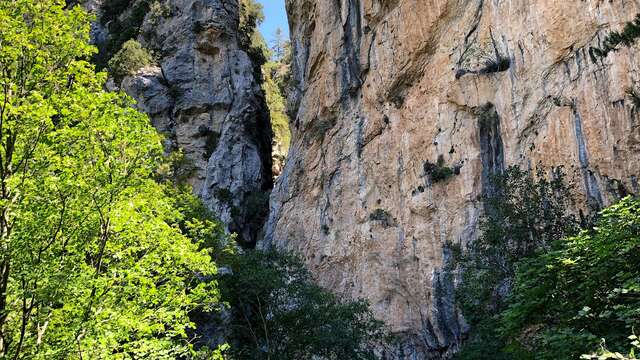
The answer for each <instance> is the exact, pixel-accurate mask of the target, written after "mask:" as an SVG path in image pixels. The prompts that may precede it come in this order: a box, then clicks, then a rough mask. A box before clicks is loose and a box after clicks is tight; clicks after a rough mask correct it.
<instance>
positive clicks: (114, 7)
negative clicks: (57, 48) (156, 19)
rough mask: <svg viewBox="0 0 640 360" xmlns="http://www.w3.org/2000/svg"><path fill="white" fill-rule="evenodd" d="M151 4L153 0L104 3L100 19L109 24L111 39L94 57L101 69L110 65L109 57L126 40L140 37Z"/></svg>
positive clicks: (125, 0) (108, 0) (109, 0)
mask: <svg viewBox="0 0 640 360" xmlns="http://www.w3.org/2000/svg"><path fill="white" fill-rule="evenodd" d="M151 5H152V4H151V0H106V1H104V2H103V3H102V7H101V14H102V16H101V18H100V21H101V23H102V24H103V25H108V30H109V40H108V41H107V43H106V44H105V45H104V48H101V49H100V53H99V54H97V56H96V57H94V61H95V62H96V64H97V66H98V68H99V69H102V68H104V67H106V66H107V65H108V62H109V59H111V57H112V56H113V55H114V54H115V53H116V52H118V51H119V50H120V48H121V47H122V45H123V44H124V43H125V42H127V41H128V40H131V39H135V38H137V37H138V34H139V33H140V27H141V26H142V23H143V22H144V18H145V16H146V15H147V14H148V13H149V12H150V11H151ZM128 9H130V10H129V11H127V10H128ZM153 14H155V13H153Z"/></svg>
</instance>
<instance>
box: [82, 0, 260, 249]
mask: <svg viewBox="0 0 640 360" xmlns="http://www.w3.org/2000/svg"><path fill="white" fill-rule="evenodd" d="M104 1H107V0H102V3H104ZM119 1H120V3H125V1H122V0H119ZM143 1H145V0H131V1H129V2H128V3H129V5H128V8H127V9H126V10H124V11H123V12H122V14H121V15H119V19H122V23H123V24H128V23H130V22H131V21H132V20H131V19H132V18H134V17H135V12H136V11H139V10H137V9H138V7H139V8H146V7H142V5H140V4H141V3H142V2H143ZM146 3H148V4H152V6H151V10H150V11H148V12H146V13H145V14H144V16H143V17H144V20H143V21H142V24H141V26H140V28H139V35H138V37H137V40H138V41H139V42H140V43H141V44H142V45H143V46H144V47H145V48H147V49H150V50H151V51H153V53H154V54H155V56H156V57H157V58H158V61H157V64H156V65H154V66H147V67H145V68H143V69H141V70H140V71H138V72H137V73H136V74H135V75H134V76H128V77H125V78H124V79H123V80H122V82H121V83H119V84H116V85H117V86H119V87H121V88H122V89H123V90H124V91H125V92H127V93H128V94H129V95H131V96H132V97H133V98H135V99H136V100H137V101H138V105H137V106H138V107H139V108H140V109H141V110H142V111H144V112H146V113H147V114H149V116H150V117H151V120H152V122H153V124H154V125H155V126H156V127H157V128H158V129H159V130H160V131H162V132H163V133H165V134H166V135H167V142H168V143H167V149H168V150H175V149H181V150H182V151H183V152H184V155H185V157H186V162H187V163H186V164H184V166H185V167H186V168H188V170H189V171H190V174H189V175H188V181H189V182H190V183H191V185H192V186H193V188H194V191H195V193H197V194H198V195H199V196H200V197H201V198H202V199H203V200H204V202H205V203H206V205H207V206H208V207H209V208H210V209H211V210H213V211H214V212H215V213H216V214H217V215H218V216H219V217H220V219H221V220H222V221H223V222H224V223H226V224H227V225H228V226H229V230H230V231H232V232H237V233H238V234H239V240H240V241H241V242H243V243H244V244H247V245H251V244H252V243H255V241H256V239H257V238H258V236H260V229H261V227H262V225H263V223H264V219H265V217H266V213H267V210H268V209H267V206H268V205H267V201H268V194H269V191H270V189H271V187H272V175H271V137H272V135H271V127H270V123H269V115H268V111H267V109H266V105H265V100H264V96H263V93H262V90H261V88H260V85H259V83H258V81H257V79H256V78H255V73H254V64H253V63H252V61H251V59H250V58H249V56H248V55H247V53H246V52H245V50H244V49H241V48H240V46H239V36H240V35H239V34H238V21H239V20H238V19H239V15H238V14H239V13H238V12H239V7H238V1H237V0H162V1H152V2H150V1H146ZM89 7H90V8H93V9H94V10H95V11H96V12H98V18H99V19H98V21H97V22H96V26H94V30H93V34H94V36H93V37H94V39H95V41H96V42H97V43H98V46H99V48H102V49H104V48H105V46H106V45H105V44H108V42H109V41H113V39H114V38H116V37H117V35H118V34H117V33H116V34H114V31H113V29H112V28H113V26H112V24H110V23H109V22H107V23H104V21H103V22H101V21H100V17H101V16H104V14H102V13H101V8H102V9H103V8H104V7H101V2H100V1H97V0H92V1H91V2H90V3H89ZM132 13H133V14H134V15H132ZM112 17H113V15H112ZM121 27H122V26H120V27H119V28H121Z"/></svg>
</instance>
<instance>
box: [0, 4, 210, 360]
mask: <svg viewBox="0 0 640 360" xmlns="http://www.w3.org/2000/svg"><path fill="white" fill-rule="evenodd" d="M64 7H65V3H64V1H62V0H16V1H11V2H0V34H1V35H0V37H1V39H2V47H0V69H1V70H2V71H0V189H1V190H0V214H1V220H0V358H5V357H6V358H30V359H69V358H72V359H74V358H122V357H131V358H153V359H174V358H176V357H181V356H195V355H194V353H195V351H194V349H193V347H192V345H191V343H192V336H191V335H189V334H190V333H191V329H193V326H194V325H193V323H192V322H191V320H190V318H189V313H190V312H192V311H194V310H196V309H199V310H200V311H211V310H212V309H214V308H215V306H216V305H217V303H218V299H219V293H218V290H217V284H216V282H215V281H214V280H213V275H214V274H215V273H216V267H215V265H214V264H213V262H212V261H211V256H210V255H209V250H205V249H204V247H205V246H209V245H207V242H211V241H212V238H216V239H219V238H220V237H221V236H222V235H221V230H220V226H219V225H218V224H217V223H215V222H213V221H211V220H209V222H205V221H204V220H203V219H202V218H200V217H196V218H193V219H192V218H190V216H191V215H192V214H190V213H193V212H195V211H196V210H194V209H193V207H194V206H193V203H194V200H193V198H192V199H186V198H184V197H183V198H180V197H173V196H170V195H169V194H170V190H171V188H170V187H169V184H165V185H162V184H159V183H157V182H155V181H154V180H153V177H154V170H155V169H156V168H157V167H158V161H159V159H160V157H161V155H162V152H163V149H162V145H161V142H160V140H161V139H160V137H159V136H158V134H157V133H156V131H155V130H154V129H153V128H152V127H151V125H150V123H149V121H148V118H147V117H146V116H144V115H143V114H141V113H139V112H137V111H136V110H134V109H133V108H132V107H131V105H132V103H133V101H132V100H131V99H130V98H128V97H126V96H124V95H122V94H115V93H106V92H105V91H104V90H103V89H104V82H105V79H106V75H105V74H104V73H100V74H96V73H95V72H94V69H93V67H92V66H91V65H90V64H89V63H88V62H87V61H86V59H88V58H89V57H90V56H91V55H92V54H94V53H95V50H94V48H93V47H91V46H89V44H88V40H89V39H88V34H89V17H88V16H87V14H86V13H84V12H83V11H82V10H81V9H80V8H79V7H75V8H73V9H68V10H65V9H64ZM198 211H199V210H198Z"/></svg>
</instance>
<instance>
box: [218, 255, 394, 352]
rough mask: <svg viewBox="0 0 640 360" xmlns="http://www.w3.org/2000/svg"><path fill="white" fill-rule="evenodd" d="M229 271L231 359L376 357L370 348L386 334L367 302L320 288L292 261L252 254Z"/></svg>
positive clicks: (225, 279) (225, 284)
mask: <svg viewBox="0 0 640 360" xmlns="http://www.w3.org/2000/svg"><path fill="white" fill-rule="evenodd" d="M230 268H231V273H230V274H228V275H224V276H222V277H221V279H220V285H221V290H222V293H223V298H224V300H226V301H228V302H229V304H231V306H232V313H233V322H232V324H231V325H232V331H233V343H232V347H231V352H232V354H233V355H234V358H237V359H251V360H259V359H279V360H305V359H315V358H321V359H336V360H337V359H353V360H357V359H376V358H377V357H376V355H375V352H374V346H376V345H380V344H381V343H382V342H384V341H385V339H387V334H386V331H385V328H384V326H383V324H382V323H381V322H380V321H378V320H375V319H374V317H373V314H372V312H371V310H370V309H369V306H368V304H367V303H366V302H365V301H362V300H356V301H341V300H340V299H339V298H338V297H337V296H336V295H333V294H332V293H331V292H329V291H327V290H324V289H322V288H320V287H318V286H317V285H315V284H314V283H313V281H312V280H311V276H310V274H309V272H308V271H307V270H306V269H305V268H304V266H303V265H302V263H301V261H300V260H299V259H297V258H296V257H294V256H292V255H290V254H279V253H277V252H275V251H269V252H259V251H250V252H248V253H247V254H245V255H244V256H241V257H237V258H235V259H233V261H232V262H231V264H230Z"/></svg>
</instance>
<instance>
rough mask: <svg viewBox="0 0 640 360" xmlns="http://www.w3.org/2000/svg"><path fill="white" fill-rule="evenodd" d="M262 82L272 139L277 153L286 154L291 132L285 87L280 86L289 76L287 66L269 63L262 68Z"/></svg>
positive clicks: (273, 62)
mask: <svg viewBox="0 0 640 360" xmlns="http://www.w3.org/2000/svg"><path fill="white" fill-rule="evenodd" d="M262 74H263V79H264V82H263V83H262V89H263V90H264V93H265V95H266V100H267V106H268V107H269V113H270V116H271V128H272V130H273V138H274V141H275V143H276V145H277V146H279V151H280V152H281V153H284V154H286V153H287V152H288V151H289V143H290V142H291V130H290V129H289V117H288V116H287V113H286V109H285V99H284V96H283V95H282V94H283V91H284V87H285V85H284V84H282V83H283V82H284V81H286V79H285V78H286V77H288V76H289V66H288V65H286V64H283V63H280V62H275V61H269V62H267V63H266V64H264V65H263V67H262Z"/></svg>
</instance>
